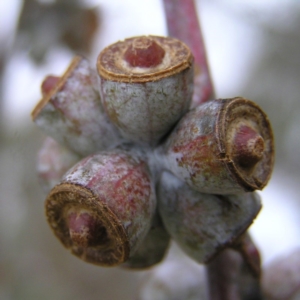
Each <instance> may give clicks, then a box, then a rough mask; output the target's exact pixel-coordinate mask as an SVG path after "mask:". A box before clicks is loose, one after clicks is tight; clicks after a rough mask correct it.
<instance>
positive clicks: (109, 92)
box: [97, 36, 193, 146]
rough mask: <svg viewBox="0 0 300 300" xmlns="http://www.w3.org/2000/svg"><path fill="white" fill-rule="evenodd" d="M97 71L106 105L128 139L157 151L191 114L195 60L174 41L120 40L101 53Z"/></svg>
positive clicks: (111, 118)
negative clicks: (168, 134) (162, 142)
mask: <svg viewBox="0 0 300 300" xmlns="http://www.w3.org/2000/svg"><path fill="white" fill-rule="evenodd" d="M97 69H98V73H99V75H100V94H101V100H102V102H103V106H104V107H105V110H106V112H107V114H108V116H109V118H110V120H111V122H112V123H113V124H114V125H116V126H117V127H118V128H119V130H120V132H121V133H122V135H123V136H124V137H125V138H126V139H127V140H130V141H134V142H136V143H139V144H142V145H150V146H153V145H155V144H157V143H158V142H159V140H160V139H161V138H162V137H163V136H164V135H165V134H166V133H167V132H168V131H169V130H170V129H171V128H172V126H173V125H174V124H175V123H176V122H177V121H178V120H179V119H180V118H181V117H182V116H183V115H184V113H185V112H186V111H187V110H188V109H189V106H190V103H191V99H192V94H193V57H192V54H191V51H190V50H189V48H188V47H187V46H186V45H185V44H183V43H182V42H180V41H178V40H176V39H174V38H170V37H158V36H140V37H133V38H129V39H126V40H124V41H119V42H117V43H115V44H112V45H110V46H108V47H107V48H105V49H104V50H103V51H102V52H101V53H100V54H99V57H98V61H97Z"/></svg>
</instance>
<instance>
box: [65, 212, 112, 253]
mask: <svg viewBox="0 0 300 300" xmlns="http://www.w3.org/2000/svg"><path fill="white" fill-rule="evenodd" d="M67 224H68V226H69V234H70V238H71V240H72V241H73V243H74V244H75V245H77V246H81V247H84V248H86V247H88V246H96V245H104V244H105V243H107V233H106V229H105V227H104V226H103V224H102V223H101V222H99V221H98V220H97V218H95V217H94V216H93V215H91V214H90V213H88V212H85V211H82V212H80V211H79V212H76V211H70V212H69V213H68V215H67Z"/></svg>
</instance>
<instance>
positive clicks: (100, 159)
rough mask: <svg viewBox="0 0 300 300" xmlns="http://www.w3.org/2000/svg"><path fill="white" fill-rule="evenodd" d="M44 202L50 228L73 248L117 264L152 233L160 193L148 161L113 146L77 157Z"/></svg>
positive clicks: (80, 254) (82, 255)
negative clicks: (110, 149) (151, 174)
mask: <svg viewBox="0 0 300 300" xmlns="http://www.w3.org/2000/svg"><path fill="white" fill-rule="evenodd" d="M45 205H46V215H47V218H48V221H49V224H50V226H51V228H52V230H53V231H54V233H55V235H56V236H57V237H58V238H59V239H60V241H61V242H62V243H63V245H64V246H65V247H67V248H69V249H70V250H71V252H72V253H73V254H75V255H76V256H78V257H79V258H81V259H83V260H85V261H87V262H90V263H94V264H98V265H102V266H115V265H119V264H122V263H123V262H125V261H126V260H127V259H128V258H129V256H130V255H131V254H132V253H134V252H135V251H136V249H137V248H138V246H139V244H140V243H141V242H142V240H143V239H144V238H145V236H146V234H147V233H148V231H149V229H150V226H151V221H152V219H153V216H154V213H155V207H156V197H155V194H154V189H153V184H152V180H151V177H150V175H149V172H148V168H147V165H146V163H145V161H144V160H143V159H142V158H141V157H140V156H139V155H138V154H137V155H130V154H128V153H126V152H125V151H120V150H115V151H112V152H104V153H101V154H95V155H92V156H89V157H87V158H85V159H83V160H82V161H80V162H79V163H77V164H76V165H75V166H74V167H73V168H72V169H70V170H69V171H68V172H67V173H66V175H65V176H64V177H63V180H62V183H61V184H59V185H57V186H56V187H54V188H53V189H52V191H51V192H50V194H49V195H48V198H47V200H46V204H45Z"/></svg>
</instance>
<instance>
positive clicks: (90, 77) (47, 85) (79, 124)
mask: <svg viewBox="0 0 300 300" xmlns="http://www.w3.org/2000/svg"><path fill="white" fill-rule="evenodd" d="M42 94H43V98H42V99H41V101H40V102H39V103H38V104H37V105H36V107H35V108H34V110H33V112H32V118H33V121H34V122H35V123H36V124H37V126H38V127H39V128H40V129H41V130H42V131H44V132H45V133H46V134H47V135H49V136H51V137H52V138H53V139H55V140H56V141H57V142H59V143H60V144H62V145H65V146H66V147H68V148H69V149H71V150H72V151H74V152H75V153H77V154H79V155H82V156H86V155H89V154H92V153H94V152H95V151H100V150H104V149H107V147H110V146H114V145H117V144H118V143H119V142H120V141H119V138H120V135H119V134H118V131H117V130H116V128H115V127H114V126H113V125H112V124H111V123H110V122H109V119H108V117H107V115H106V114H105V112H104V109H103V107H102V104H101V100H100V95H99V92H98V91H97V73H96V72H95V70H93V69H92V68H91V67H90V65H89V62H88V61H87V60H86V59H85V58H82V57H80V56H76V57H74V59H73V60H72V62H71V63H70V66H69V67H68V69H67V70H66V72H65V73H64V75H63V76H62V77H55V76H48V77H47V78H46V79H45V80H44V82H43V84H42Z"/></svg>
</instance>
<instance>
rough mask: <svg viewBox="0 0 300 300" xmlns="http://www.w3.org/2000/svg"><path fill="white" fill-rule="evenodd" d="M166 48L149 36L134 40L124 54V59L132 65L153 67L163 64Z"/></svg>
mask: <svg viewBox="0 0 300 300" xmlns="http://www.w3.org/2000/svg"><path fill="white" fill-rule="evenodd" d="M164 56H165V50H164V49H163V48H162V47H161V46H160V45H158V44H157V43H156V42H155V41H154V40H153V39H151V38H149V37H141V38H136V39H134V40H133V42H132V43H131V45H130V46H129V47H128V48H127V50H126V51H125V54H124V59H125V61H127V62H128V63H129V65H130V66H132V67H140V68H151V67H156V66H158V65H159V64H161V62H162V60H163V58H164Z"/></svg>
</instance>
